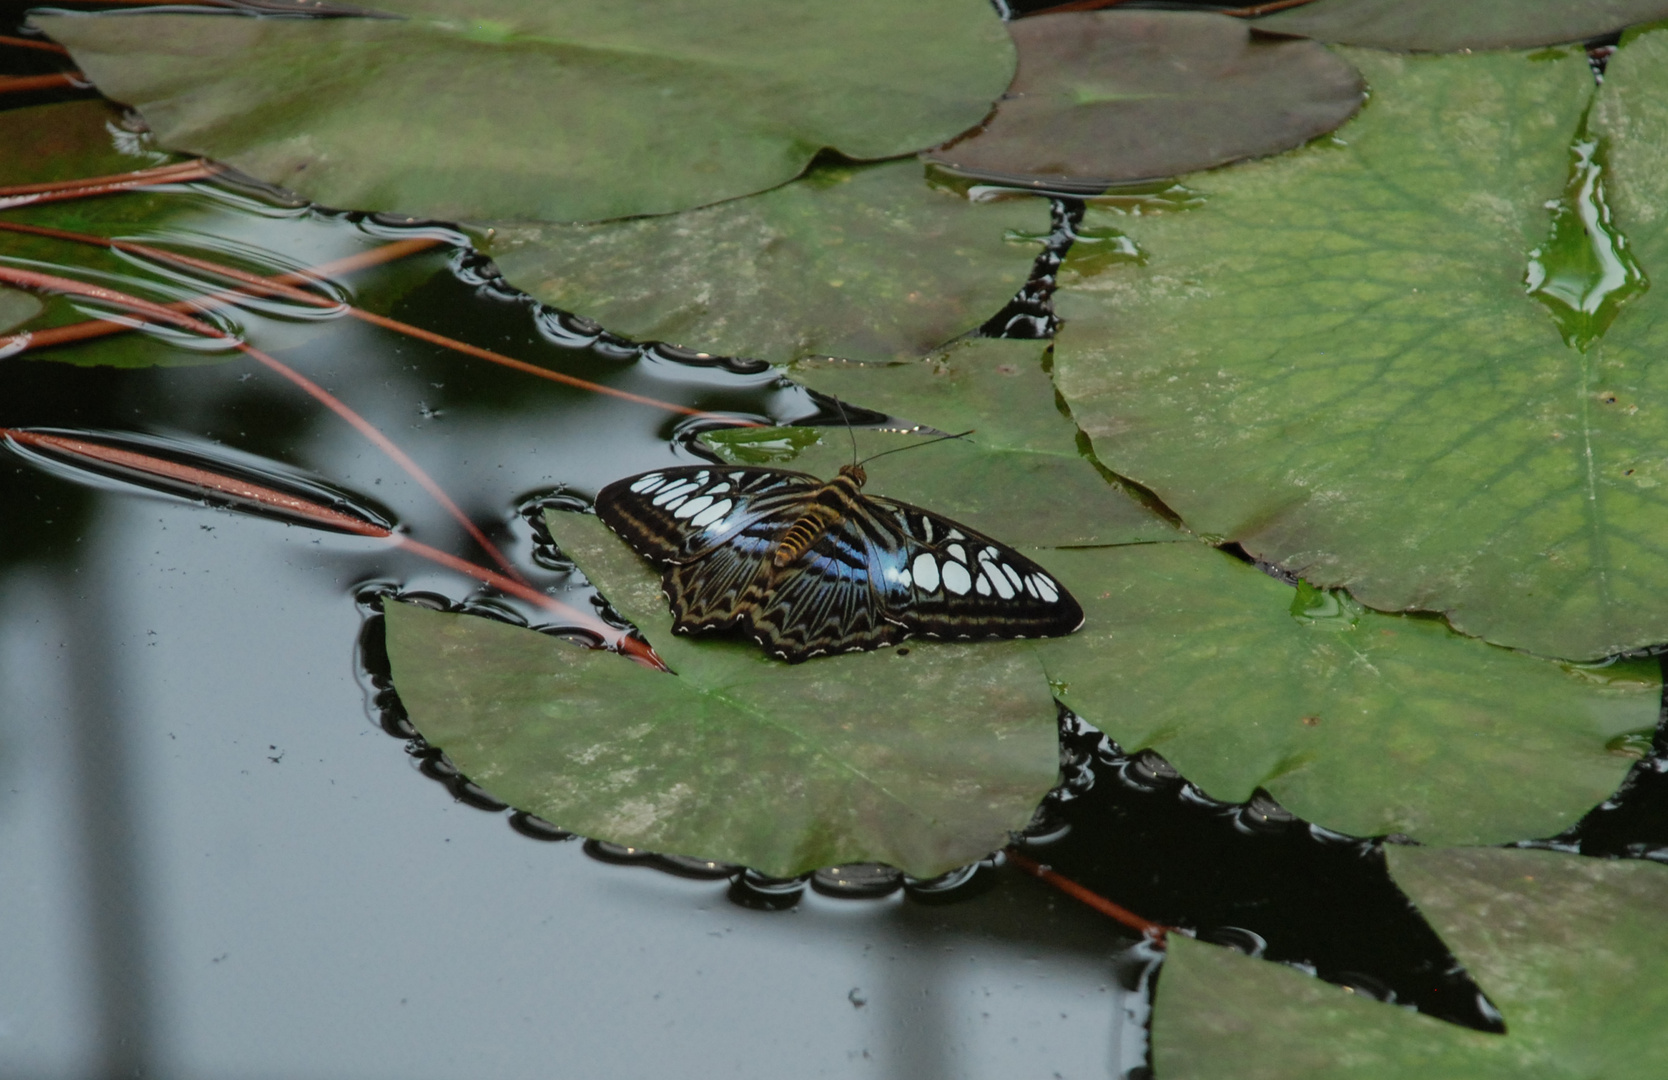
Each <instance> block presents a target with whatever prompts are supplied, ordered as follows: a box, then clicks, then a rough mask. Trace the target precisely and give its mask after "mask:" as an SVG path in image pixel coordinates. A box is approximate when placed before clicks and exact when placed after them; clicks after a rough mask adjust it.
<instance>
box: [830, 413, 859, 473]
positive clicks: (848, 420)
mask: <svg viewBox="0 0 1668 1080" xmlns="http://www.w3.org/2000/svg"><path fill="white" fill-rule="evenodd" d="M834 407H835V408H836V409H839V410H840V422H841V423H843V424H845V425H846V434H847V435H849V436H851V463H852V465H853V466H856V465H857V464H858V461H857V432H855V431H853V430H852V429H851V417H849V416H847V415H846V406H845V402H843V401H841V400H840V399H839V398H835V399H834Z"/></svg>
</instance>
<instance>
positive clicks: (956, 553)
mask: <svg viewBox="0 0 1668 1080" xmlns="http://www.w3.org/2000/svg"><path fill="white" fill-rule="evenodd" d="M945 550H946V551H948V552H949V553H950V558H952V559H954V560H956V561H957V562H959V563H965V562H966V561H967V549H966V548H964V547H962V546H961V545H960V544H951V545H950V546H949V547H948V548H946V549H945Z"/></svg>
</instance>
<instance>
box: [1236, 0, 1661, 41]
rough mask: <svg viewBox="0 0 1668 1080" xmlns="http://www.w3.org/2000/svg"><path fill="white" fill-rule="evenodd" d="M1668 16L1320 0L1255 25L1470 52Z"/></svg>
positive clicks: (1421, 0)
mask: <svg viewBox="0 0 1668 1080" xmlns="http://www.w3.org/2000/svg"><path fill="white" fill-rule="evenodd" d="M1662 18H1668V2H1664V0H1466V2H1465V3H1463V4H1454V3H1448V2H1445V0H1315V2H1314V3H1310V4H1303V5H1302V6H1300V7H1295V8H1290V9H1288V10H1285V11H1278V12H1275V13H1274V14H1271V15H1265V16H1263V17H1262V18H1260V19H1258V20H1257V21H1256V22H1255V24H1254V25H1255V26H1256V27H1257V29H1259V30H1269V31H1274V32H1277V33H1282V34H1301V35H1303V36H1304V37H1310V38H1314V39H1315V40H1317V41H1328V42H1332V43H1333V44H1337V45H1367V46H1371V47H1372V48H1375V49H1396V50H1400V51H1407V52H1462V51H1465V50H1470V49H1533V48H1538V47H1540V46H1543V45H1562V44H1565V43H1566V42H1572V41H1587V40H1590V39H1592V38H1597V37H1603V36H1604V35H1606V34H1613V33H1615V32H1616V31H1618V30H1622V29H1625V28H1627V27H1629V26H1634V25H1637V24H1639V23H1646V22H1651V21H1653V20H1656V19H1662Z"/></svg>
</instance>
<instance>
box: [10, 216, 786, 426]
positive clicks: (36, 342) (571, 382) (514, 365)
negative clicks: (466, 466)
mask: <svg viewBox="0 0 1668 1080" xmlns="http://www.w3.org/2000/svg"><path fill="white" fill-rule="evenodd" d="M0 230H4V231H7V232H21V233H29V234H31V235H35V236H49V237H53V238H55V239H59V240H68V241H72V242H74V243H80V244H92V245H97V246H99V247H106V248H113V249H115V250H117V251H125V252H128V253H129V254H133V255H140V256H143V257H145V258H149V259H155V260H157V261H159V262H166V263H171V264H173V265H175V266H180V267H185V268H187V269H191V270H200V271H205V272H207V273H211V274H216V275H219V276H220V277H224V278H227V279H229V280H231V281H236V282H237V283H238V284H240V285H242V286H243V287H244V291H239V290H231V291H228V292H224V293H217V294H214V295H213V297H212V299H213V300H214V301H215V304H214V306H222V305H224V304H227V303H236V302H237V300H238V299H239V298H241V297H242V296H243V295H245V291H246V292H252V293H255V294H256V295H264V296H280V297H283V298H284V299H287V300H292V301H294V302H296V303H300V304H307V305H309V306H311V307H319V308H335V307H342V308H343V310H344V311H345V312H346V313H347V314H349V315H351V316H353V317H354V318H356V319H359V320H361V321H363V322H368V323H370V324H372V325H373V326H380V327H382V328H383V329H385V330H393V331H394V332H396V333H400V334H404V335H406V336H407V337H411V338H416V339H417V340H419V341H426V342H428V343H429V344H431V345H439V346H441V347H442V348H447V349H451V350H453V351H454V352H460V353H463V354H464V355H465V356H473V357H475V358H477V359H480V360H486V361H489V362H491V363H494V364H497V365H499V366H500V367H507V368H509V369H511V370H512V371H519V372H522V373H523V374H527V375H534V376H537V377H538V378H541V379H548V380H550V381H551V382H558V383H562V384H564V385H566V386H572V387H575V388H577V389H580V390H588V391H590V392H592V393H596V394H606V395H607V396H609V397H615V398H620V399H622V400H624V401H630V402H633V403H635V404H638V405H647V406H650V407H651V408H656V409H664V410H666V411H667V412H674V413H679V414H681V415H684V416H707V415H710V414H709V413H708V412H706V411H705V410H702V409H692V408H689V407H688V406H685V405H674V404H672V403H671V402H669V401H660V400H658V399H656V398H651V397H647V396H645V395H643V394H633V393H631V392H630V391H629V390H617V389H615V388H614V387H612V386H605V385H603V384H602V383H594V382H591V381H590V380H588V379H581V378H578V377H577V376H574V375H567V374H564V373H562V372H560V371H552V370H551V369H549V368H543V367H539V366H538V365H536V364H529V363H527V362H526V361H525V360H517V359H515V358H514V357H511V356H505V355H504V354H502V353H497V352H493V351H492V350H491V349H483V348H481V347H480V346H478V345H471V344H469V343H468V342H466V341H459V340H457V339H456V338H449V337H446V336H445V335H444V334H436V333H434V332H433V331H430V330H424V329H422V328H421V327H417V326H412V325H411V324H410V323H404V322H400V321H399V320H398V319H391V318H389V317H387V316H386V315H378V314H375V313H374V312H370V311H366V310H365V309H363V308H358V307H353V306H351V305H342V304H341V303H340V301H337V300H332V299H328V298H326V297H322V296H318V295H317V294H314V293H310V292H307V291H306V290H304V289H299V288H296V287H295V283H297V282H302V281H306V280H308V278H309V277H323V276H326V274H327V273H328V272H341V270H343V269H345V267H343V266H341V265H340V264H339V263H337V264H327V265H326V266H321V267H318V268H316V269H315V270H314V271H312V272H311V273H310V274H308V275H305V276H304V275H301V274H286V275H284V276H283V277H277V278H266V277H261V276H259V275H258V274H251V273H248V272H246V271H243V270H238V269H236V268H235V267H230V266H225V265H223V264H221V263H215V262H210V261H209V260H207V259H198V258H195V257H193V256H190V255H180V254H178V253H176V252H172V251H165V250H163V249H161V248H156V247H151V246H150V245H148V244H136V243H133V242H131V241H127V240H113V239H110V238H108V237H103V236H93V235H91V234H88V233H76V232H69V231H67V230H64V229H51V228H47V227H45V226H41V225H22V224H17V223H14V222H0ZM437 243H439V241H438V240H402V241H398V243H397V244H389V245H387V247H388V248H393V247H397V246H398V245H399V244H408V245H409V244H416V245H420V246H421V247H430V246H433V245H434V244H437ZM378 250H379V251H381V250H384V249H378ZM410 250H414V249H411V248H407V249H405V251H401V252H400V253H399V254H405V253H406V252H408V251H410ZM388 257H389V258H393V257H395V256H394V255H389V256H388ZM343 261H345V260H343ZM378 261H383V260H378ZM201 299H210V298H207V297H205V298H201ZM167 306H168V307H169V308H171V309H173V310H175V311H187V310H191V309H193V308H195V309H197V310H202V309H203V308H205V307H206V306H208V305H206V304H203V303H199V302H198V301H197V300H196V299H193V300H182V301H176V302H175V303H173V304H169V305H167ZM82 327H88V328H91V327H101V328H102V327H107V328H108V329H100V330H98V331H97V334H95V333H94V332H93V331H92V330H91V329H88V330H85V331H83V330H81V329H80V328H82ZM128 329H131V328H130V327H127V326H124V325H121V324H118V323H108V322H103V321H102V320H96V319H95V320H91V321H90V322H86V323H76V324H72V325H71V326H62V327H54V328H53V329H52V330H43V331H40V332H38V333H37V334H36V335H35V336H34V337H32V338H31V339H30V342H29V347H30V348H42V347H45V346H48V345H58V344H63V343H65V342H69V341H80V340H84V339H85V338H84V336H79V335H85V337H91V336H98V335H102V334H113V333H120V332H122V331H125V330H128ZM72 334H73V335H78V336H71V335H72ZM48 335H55V336H53V337H51V338H50V340H48ZM13 336H14V337H22V336H23V335H21V334H19V335H13ZM8 340H9V339H7V338H0V355H4V354H5V349H6V346H7V342H8ZM733 423H734V424H735V425H736V426H740V427H757V426H758V425H757V424H756V423H755V422H753V421H750V420H735V421H733Z"/></svg>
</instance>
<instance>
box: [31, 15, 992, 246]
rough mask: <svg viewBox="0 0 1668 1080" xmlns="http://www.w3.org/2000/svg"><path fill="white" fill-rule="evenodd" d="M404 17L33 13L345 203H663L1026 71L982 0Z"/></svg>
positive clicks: (796, 161)
mask: <svg viewBox="0 0 1668 1080" xmlns="http://www.w3.org/2000/svg"><path fill="white" fill-rule="evenodd" d="M376 6H377V7H378V8H380V9H382V10H383V11H385V12H389V13H392V14H395V15H399V16H404V17H403V18H397V19H351V18H337V19H261V18H240V17H233V16H228V15H226V14H224V13H216V14H212V15H185V14H151V13H114V14H100V15H97V16H47V15H37V16H35V17H34V24H35V25H36V26H38V27H40V28H41V29H42V30H44V31H46V32H47V33H48V34H50V35H51V36H52V37H53V38H54V39H56V40H57V41H59V42H61V43H62V44H64V45H66V46H67V47H68V48H69V49H70V52H71V55H73V56H74V58H75V60H76V62H77V63H78V64H79V65H80V66H81V69H82V70H83V71H85V72H86V73H87V74H88V75H89V76H90V77H91V78H92V79H93V81H94V82H95V83H96V84H97V85H98V87H99V89H100V90H101V91H103V92H104V93H105V95H106V96H108V97H111V98H113V99H115V100H117V101H122V102H126V103H128V104H130V105H133V106H134V107H136V108H137V109H138V110H139V111H140V112H141V113H142V114H143V115H144V117H145V119H146V121H147V122H148V123H149V124H150V126H151V130H152V131H154V132H155V133H156V137H157V139H158V141H159V142H161V143H162V144H163V145H165V146H168V147H171V148H174V149H178V150H182V151H187V152H190V153H198V154H206V155H208V156H211V157H214V158H217V159H219V160H221V161H225V162H228V163H229V164H231V165H234V166H236V167H237V168H238V169H241V170H242V171H244V172H246V173H248V174H250V175H252V176H256V177H259V178H260V179H262V180H265V181H267V182H269V183H273V184H279V185H282V186H284V187H287V188H291V189H293V190H295V191H298V192H300V193H301V194H302V195H305V196H306V197H307V198H309V199H313V200H314V201H317V202H321V203H324V204H327V205H330V206H337V207H349V208H356V209H366V210H387V211H398V212H401V213H406V214H413V215H417V216H422V217H436V218H443V219H447V220H460V219H485V218H537V219H542V220H554V221H589V220H598V219H603V218H616V217H626V216H630V215H636V214H664V213H670V212H673V211H677V210H684V209H688V208H689V207H693V206H701V205H704V204H707V203H712V202H717V201H719V200H722V199H729V198H734V197H736V196H739V195H747V194H750V193H752V192H756V191H762V190H765V189H767V188H772V187H775V186H777V185H779V184H782V183H784V182H786V181H788V180H790V179H792V178H793V177H795V176H797V175H798V174H799V173H800V172H801V171H802V170H804V168H805V166H806V165H807V164H808V163H809V162H810V160H811V159H812V157H814V156H815V155H816V154H817V152H818V151H819V150H821V149H823V148H825V147H827V148H832V149H835V150H838V151H839V152H840V153H842V154H844V155H846V156H847V157H850V158H853V159H860V160H870V159H877V158H886V157H894V156H897V155H900V154H907V153H912V152H914V151H916V150H919V149H922V148H924V147H928V146H933V145H936V144H937V143H940V142H943V141H944V140H945V139H948V138H950V137H951V136H953V135H955V134H956V133H957V132H959V131H962V130H965V129H966V128H968V127H971V126H972V125H974V124H977V123H978V122H979V121H980V119H982V118H983V117H984V115H985V114H986V112H988V111H989V108H990V102H991V101H992V100H993V99H994V98H996V97H997V96H998V95H999V94H1001V92H1002V88H1003V87H1005V86H1006V85H1007V84H1008V80H1009V77H1010V76H1011V75H1012V73H1013V65H1014V60H1013V46H1012V45H1011V44H1010V43H1009V41H1008V38H1007V34H1006V33H1005V32H1004V31H1003V29H1002V24H1001V22H1000V20H999V19H998V18H997V17H996V14H995V12H994V11H993V10H992V9H991V7H990V5H989V4H988V3H986V2H985V0H923V2H921V3H911V4H903V5H899V4H891V3H886V2H884V0H856V2H852V3H838V4H803V3H796V2H790V0H729V2H707V0H615V2H611V3H606V4H595V3H588V2H585V0H484V2H483V0H471V2H468V3H463V2H460V0H387V2H384V3H378V4H377V5H376Z"/></svg>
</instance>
